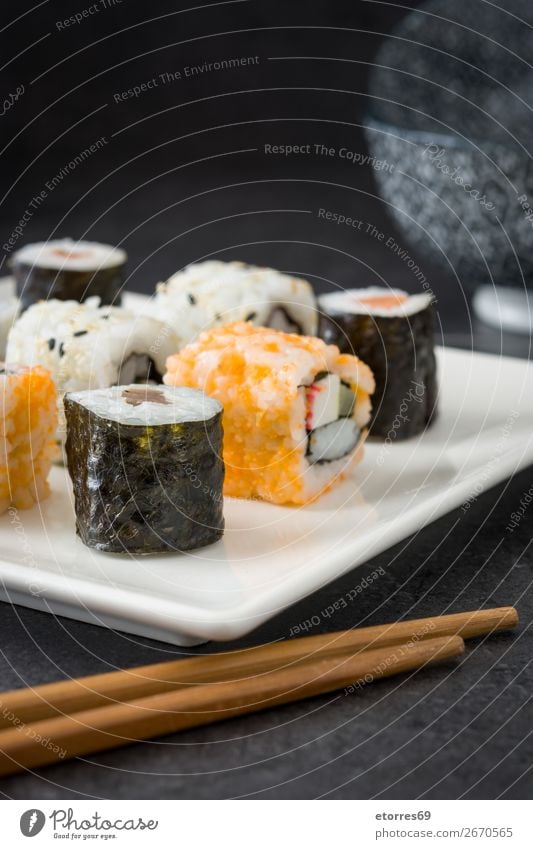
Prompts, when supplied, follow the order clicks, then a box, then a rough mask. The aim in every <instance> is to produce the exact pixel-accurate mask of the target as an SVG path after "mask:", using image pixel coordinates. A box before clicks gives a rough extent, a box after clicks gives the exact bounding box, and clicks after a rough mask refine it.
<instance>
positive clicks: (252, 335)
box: [165, 322, 374, 504]
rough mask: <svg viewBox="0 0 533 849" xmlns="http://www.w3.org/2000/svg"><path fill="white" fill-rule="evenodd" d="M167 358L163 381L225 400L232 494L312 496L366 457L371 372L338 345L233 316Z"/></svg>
mask: <svg viewBox="0 0 533 849" xmlns="http://www.w3.org/2000/svg"><path fill="white" fill-rule="evenodd" d="M167 367H168V371H167V374H166V375H165V383H167V384H169V385H175V386H179V385H185V386H195V387H197V388H198V389H203V390H204V391H205V392H207V393H208V394H209V395H212V396H213V397H215V398H218V400H219V401H220V402H221V404H222V405H223V407H224V462H225V464H226V484H225V489H224V491H225V493H226V495H231V496H234V497H236V498H261V499H264V500H265V501H272V502H274V503H276V504H305V503H307V502H309V501H312V500H313V499H315V498H317V497H318V496H319V495H320V494H321V493H322V492H325V491H326V490H327V489H329V488H330V487H331V486H332V485H333V484H334V483H335V482H336V481H338V480H340V479H341V478H342V477H343V476H344V475H345V474H346V473H347V472H348V471H349V470H350V469H351V467H352V466H353V465H354V464H355V463H356V462H357V461H358V460H359V459H360V458H361V456H362V450H361V447H362V443H363V440H364V436H365V426H366V424H367V422H368V420H369V418H370V408H371V407H370V399H369V395H370V393H371V392H372V391H373V389H374V379H373V377H372V373H371V371H370V369H369V368H368V367H367V366H366V365H365V364H364V363H362V362H361V361H360V360H358V359H357V357H354V356H351V355H349V354H340V353H339V349H338V348H337V347H336V346H335V345H326V344H325V342H323V341H322V340H321V339H316V338H313V337H309V336H297V335H296V334H289V333H282V332H281V331H276V330H271V329H269V328H265V327H254V325H252V324H250V323H246V322H235V323H234V324H227V325H224V326H223V327H215V328H212V329H211V330H209V331H207V332H205V333H202V334H201V335H200V337H199V339H198V340H197V342H193V343H192V344H190V345H188V346H187V347H186V348H184V349H183V350H182V351H180V353H179V354H175V355H174V356H173V357H170V358H169V360H168V362H167Z"/></svg>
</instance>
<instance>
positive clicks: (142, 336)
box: [7, 298, 178, 430]
mask: <svg viewBox="0 0 533 849" xmlns="http://www.w3.org/2000/svg"><path fill="white" fill-rule="evenodd" d="M177 348H178V345H177V340H176V338H175V335H174V333H173V331H172V330H171V329H170V328H169V327H167V326H166V325H163V324H162V323H161V322H159V321H157V320H156V319H154V318H150V317H149V316H145V315H137V314H136V313H133V312H130V311H129V310H126V309H124V308H122V307H107V306H106V307H102V306H99V299H98V298H91V299H90V300H89V301H86V302H85V303H84V304H79V303H77V302H76V301H56V300H50V301H42V302H41V303H39V304H34V305H33V306H32V307H30V308H29V309H27V310H26V312H24V313H23V314H22V315H21V317H20V318H19V319H18V321H16V322H15V324H14V325H13V327H12V329H11V331H10V333H9V337H8V343H7V358H8V360H13V361H14V362H15V361H16V362H22V363H26V364H27V365H35V364H36V363H40V364H41V365H43V366H45V367H46V368H48V369H49V370H50V372H51V374H52V377H53V378H54V380H55V382H56V385H57V388H58V391H59V395H60V398H61V397H62V396H63V395H64V393H65V392H74V391H77V390H82V389H101V388H106V387H108V386H113V385H115V384H122V383H141V382H148V381H154V382H156V383H157V382H160V381H161V378H162V375H163V374H164V372H165V361H166V358H167V357H168V356H169V354H172V353H174V351H176V350H177ZM60 414H61V407H60ZM62 424H63V423H62ZM62 429H63V430H64V426H63V428H62Z"/></svg>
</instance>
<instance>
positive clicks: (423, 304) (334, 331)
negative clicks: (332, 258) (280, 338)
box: [318, 287, 437, 440]
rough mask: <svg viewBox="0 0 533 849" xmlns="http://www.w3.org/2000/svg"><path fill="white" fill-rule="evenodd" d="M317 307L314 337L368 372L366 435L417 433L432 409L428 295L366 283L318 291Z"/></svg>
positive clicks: (403, 436) (433, 367)
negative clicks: (371, 387) (371, 391)
mask: <svg viewBox="0 0 533 849" xmlns="http://www.w3.org/2000/svg"><path fill="white" fill-rule="evenodd" d="M318 305H319V311H320V320H319V335H320V336H321V337H322V338H323V339H324V341H325V342H328V343H334V344H335V345H338V346H339V348H340V350H341V351H344V352H349V353H355V354H357V356H359V357H361V359H362V360H364V362H365V363H368V365H369V366H370V368H371V369H372V371H373V373H374V377H375V379H376V393H375V395H374V399H373V414H372V420H371V422H370V436H375V437H380V438H382V439H386V438H394V439H395V440H396V439H407V438H408V437H411V436H416V435H417V434H419V433H422V431H423V430H424V429H425V428H426V427H427V426H428V424H429V423H430V422H431V420H432V418H433V416H434V415H435V413H436V408H437V365H436V359H435V346H434V338H433V333H434V321H435V316H434V305H433V297H432V296H431V295H430V294H429V293H423V294H419V295H408V294H407V293H406V292H403V291H402V290H401V289H387V288H381V287H371V288H368V289H351V290H348V291H339V292H332V293H328V294H325V295H321V296H320V297H319V299H318Z"/></svg>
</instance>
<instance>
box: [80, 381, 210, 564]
mask: <svg viewBox="0 0 533 849" xmlns="http://www.w3.org/2000/svg"><path fill="white" fill-rule="evenodd" d="M65 413H66V419H67V443H66V454H67V462H68V470H69V473H70V476H71V478H72V484H73V488H74V502H75V510H76V529H77V533H78V536H79V537H80V538H81V540H82V541H83V542H84V543H85V545H87V546H89V547H90V548H96V549H99V550H100V551H108V552H115V553H120V552H122V553H130V554H151V553H155V552H162V551H187V550H189V549H193V548H198V547H200V546H204V545H209V544H210V543H213V542H216V541H217V540H218V539H219V538H220V537H221V536H222V533H223V530H224V518H223V512H222V509H223V504H222V484H223V479H224V464H223V461H222V407H221V406H220V404H219V403H218V401H216V400H215V399H214V398H208V397H207V395H204V393H203V392H198V391H197V390H194V389H187V388H184V387H177V388H171V387H167V386H147V385H146V384H133V385H130V386H113V387H111V388H109V389H95V390H86V391H83V392H72V393H69V394H68V395H67V396H66V397H65Z"/></svg>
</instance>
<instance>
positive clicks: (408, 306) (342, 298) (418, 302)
mask: <svg viewBox="0 0 533 849" xmlns="http://www.w3.org/2000/svg"><path fill="white" fill-rule="evenodd" d="M389 295H399V296H400V297H401V296H403V295H407V292H404V291H403V290H402V289H389V288H387V287H385V286H383V287H381V286H369V287H368V288H366V289H346V290H343V291H339V292H328V293H327V294H325V295H320V296H319V298H318V307H319V309H320V310H322V311H323V312H325V313H328V314H330V315H332V314H337V315H341V314H344V315H346V313H348V314H351V315H374V316H376V317H380V318H392V317H396V316H399V317H402V318H403V317H406V316H409V315H414V314H415V313H417V312H422V310H425V309H426V308H427V307H428V306H429V305H430V303H431V302H432V300H433V296H432V295H430V294H428V293H423V294H419V295H407V299H406V300H405V301H403V302H402V303H399V304H395V305H394V306H391V307H375V306H372V305H370V304H366V303H365V298H380V297H388V296H389Z"/></svg>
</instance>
